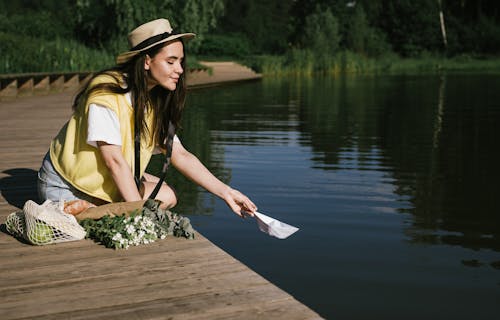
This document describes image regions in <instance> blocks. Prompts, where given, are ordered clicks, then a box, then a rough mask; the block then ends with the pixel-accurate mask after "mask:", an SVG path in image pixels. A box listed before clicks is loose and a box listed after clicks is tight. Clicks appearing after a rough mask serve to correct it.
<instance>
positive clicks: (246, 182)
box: [170, 74, 500, 319]
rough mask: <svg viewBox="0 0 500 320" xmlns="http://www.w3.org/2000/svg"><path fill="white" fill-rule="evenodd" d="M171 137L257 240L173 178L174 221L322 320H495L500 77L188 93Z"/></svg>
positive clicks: (304, 81)
mask: <svg viewBox="0 0 500 320" xmlns="http://www.w3.org/2000/svg"><path fill="white" fill-rule="evenodd" d="M183 126H184V130H183V131H182V132H181V133H180V134H179V136H180V137H181V140H182V141H183V143H184V145H185V146H186V147H187V148H188V149H189V150H190V151H191V152H193V153H194V154H196V155H197V156H198V157H199V158H200V159H201V160H202V161H203V162H204V163H205V164H206V165H207V167H209V168H210V169H211V170H212V171H213V172H214V173H215V174H216V175H217V176H218V177H220V178H221V179H222V180H224V181H225V182H227V183H229V184H231V185H232V186H233V187H235V188H238V189H240V190H241V191H243V192H244V193H246V194H247V195H248V196H250V197H251V198H252V200H254V202H256V204H257V205H258V206H259V211H261V212H263V213H265V214H268V215H270V216H273V217H275V218H277V219H279V220H282V221H284V222H287V223H289V224H292V225H295V226H297V227H299V228H300V231H299V232H297V233H296V234H294V235H293V236H291V237H290V238H288V239H286V240H278V239H275V238H271V237H269V236H267V235H265V234H264V233H261V232H260V231H259V230H258V228H257V225H256V223H255V221H253V220H252V219H245V220H242V219H240V218H238V217H237V216H236V215H234V214H233V213H232V212H231V211H230V210H229V208H227V207H226V205H225V203H224V202H222V201H221V200H219V199H218V198H215V197H214V196H212V195H210V194H207V193H206V192H204V191H203V190H201V189H199V188H197V187H195V186H194V185H193V184H192V183H190V182H188V181H186V180H185V179H184V178H182V177H180V176H179V175H178V174H177V173H176V172H175V170H172V172H171V174H170V182H171V183H172V184H174V186H175V187H176V188H177V190H178V191H179V192H180V204H179V205H178V207H177V208H175V210H174V211H177V212H179V213H181V214H185V215H188V216H189V217H190V218H191V220H192V222H193V225H194V226H195V228H196V229H197V230H199V231H200V232H201V233H202V234H203V235H205V236H206V237H207V238H208V239H210V240H211V241H212V242H214V243H215V244H217V245H218V246H220V247H221V248H223V249H224V250H226V251H227V252H228V253H230V254H231V255H233V256H234V257H235V258H237V259H239V260H240V261H242V262H243V263H245V264H246V265H248V266H249V267H250V268H252V269H253V270H255V271H256V272H258V273H259V274H261V275H262V276H264V277H265V278H267V279H268V280H270V281H271V282H273V283H274V284H276V285H277V286H279V287H280V288H282V289H284V290H285V291H287V292H289V293H290V294H292V295H293V296H294V297H295V298H297V299H298V300H299V301H301V302H303V303H304V304H306V305H307V306H309V307H310V308H312V309H313V310H315V311H316V312H318V313H319V314H320V315H321V316H323V317H325V318H328V319H498V316H499V315H500V252H499V251H500V187H499V184H500V169H499V168H500V143H499V142H498V141H499V137H500V76H499V75H494V74H483V75H476V74H468V75H464V74H461V75H457V74H448V75H431V76H429V75H419V76H346V77H336V78H333V77H321V78H301V79H264V80H263V81H261V82H252V83H246V84H240V85H233V86H225V87H218V88H209V89H203V90H194V91H190V92H189V96H188V100H187V108H186V112H185V117H184V120H183Z"/></svg>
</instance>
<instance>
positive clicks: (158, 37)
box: [130, 31, 177, 51]
mask: <svg viewBox="0 0 500 320" xmlns="http://www.w3.org/2000/svg"><path fill="white" fill-rule="evenodd" d="M174 34H177V33H176V32H173V31H172V32H165V33H160V34H157V35H156V36H152V37H151V38H147V39H146V40H144V41H142V42H141V43H139V44H138V45H136V46H135V47H133V48H132V49H130V51H138V50H142V49H144V48H146V47H149V46H150V45H152V44H155V43H156V42H159V41H161V40H163V39H166V38H168V37H170V36H172V35H174Z"/></svg>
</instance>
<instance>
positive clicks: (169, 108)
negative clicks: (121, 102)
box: [73, 39, 186, 148]
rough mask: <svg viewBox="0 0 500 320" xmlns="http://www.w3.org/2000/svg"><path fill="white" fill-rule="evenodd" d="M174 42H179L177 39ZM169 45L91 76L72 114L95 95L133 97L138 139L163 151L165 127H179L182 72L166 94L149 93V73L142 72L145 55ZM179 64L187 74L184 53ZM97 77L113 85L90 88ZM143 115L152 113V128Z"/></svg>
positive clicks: (157, 88) (157, 90) (159, 91)
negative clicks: (145, 140) (104, 78)
mask: <svg viewBox="0 0 500 320" xmlns="http://www.w3.org/2000/svg"><path fill="white" fill-rule="evenodd" d="M174 41H181V42H182V40H181V39H176V40H174ZM170 43H172V42H164V43H161V44H159V45H157V46H154V47H152V48H151V49H149V50H146V51H144V52H141V53H139V54H138V55H136V56H134V57H133V58H132V59H131V60H129V61H127V62H125V63H123V64H119V65H116V66H114V67H112V68H109V69H105V70H102V71H100V72H98V73H96V74H95V75H93V76H92V77H91V78H90V79H89V81H88V82H87V83H86V85H85V86H84V87H83V88H82V89H81V90H80V91H79V92H78V94H77V95H76V97H75V99H74V101H73V110H76V109H77V108H78V106H79V105H80V104H82V103H84V102H85V101H86V99H87V98H88V97H89V95H90V94H92V93H94V92H99V91H101V92H109V93H114V94H126V93H127V92H131V94H132V107H133V108H134V114H135V123H140V124H141V128H140V130H141V138H147V137H150V139H151V140H150V141H148V143H156V144H157V145H159V146H160V147H161V148H166V138H167V134H168V123H169V121H171V122H172V123H173V124H174V125H175V127H176V128H179V127H180V121H181V117H182V110H183V109H184V102H185V99H186V81H185V79H186V78H185V72H183V73H182V74H181V75H180V77H179V80H178V82H177V87H176V88H175V90H174V91H169V90H167V89H165V88H163V87H162V86H160V85H157V86H155V87H154V88H153V89H151V90H149V91H148V73H147V71H146V70H145V69H144V62H145V59H146V55H148V56H150V57H151V58H152V57H154V56H155V55H156V54H158V52H160V50H161V49H162V48H163V47H164V46H166V45H168V44H170ZM182 48H183V51H184V59H182V61H181V66H182V69H183V70H186V53H185V50H184V43H183V46H182ZM100 75H108V76H111V77H112V78H113V79H114V82H106V83H100V84H97V85H95V86H90V83H91V82H92V80H93V79H94V78H96V77H97V76H100ZM145 112H153V114H154V120H153V127H152V128H148V126H147V123H146V119H145V117H144V113H145Z"/></svg>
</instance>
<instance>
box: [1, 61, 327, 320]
mask: <svg viewBox="0 0 500 320" xmlns="http://www.w3.org/2000/svg"><path fill="white" fill-rule="evenodd" d="M215 72H217V70H214V73H215ZM218 76H219V77H220V76H221V74H219V75H218ZM212 79H215V78H212ZM202 84H203V83H202V81H200V82H199V86H202ZM207 84H208V83H206V85H207ZM214 84H215V83H214ZM72 97H73V91H71V90H69V89H66V90H62V91H61V92H59V93H52V94H45V95H32V96H27V97H22V98H16V99H12V100H8V101H2V102H0V135H1V139H0V149H1V150H2V151H1V152H2V155H1V158H0V189H1V196H0V223H3V222H4V221H5V218H6V217H7V215H8V214H10V213H11V212H14V211H16V210H19V208H22V206H23V204H24V202H25V201H27V200H30V199H31V200H37V194H36V172H37V170H38V168H39V166H40V163H41V160H42V158H43V155H44V154H45V152H46V151H47V148H48V145H49V143H50V140H51V138H52V137H53V136H54V135H55V134H56V133H57V132H58V130H59V129H60V127H61V126H62V125H63V124H64V123H65V121H66V120H67V119H68V117H69V116H70V113H71V108H70V104H71V100H72ZM0 318H1V319H320V318H321V317H320V316H319V315H318V314H317V313H315V312H314V311H312V310H311V309H309V308H308V307H307V306H305V305H303V304H301V303H300V302H299V301H297V300H296V299H295V298H294V297H293V296H291V295H290V294H288V293H286V292H284V291H283V290H281V289H279V288H278V287H276V286H275V285H273V284H272V283H270V282H269V281H267V280H266V279H264V278H263V277H262V276H260V275H258V274H257V273H255V272H254V271H252V270H251V269H249V268H248V267H246V266H245V265H243V264H242V263H240V262H239V261H237V260H236V259H234V258H233V257H231V256H230V255H229V254H228V253H226V252H224V251H223V250H221V249H220V248H218V247H217V246H215V245H214V244H213V243H211V242H210V241H209V240H208V239H206V238H205V237H203V235H201V234H199V233H198V234H196V239H195V240H186V239H183V238H175V237H168V238H167V239H165V240H160V241H157V242H155V243H153V244H149V245H143V246H139V247H131V248H130V249H128V250H112V249H106V248H104V246H101V245H98V244H96V243H94V242H93V241H90V240H82V241H77V242H70V243H63V244H56V245H48V246H40V247H37V246H31V245H28V244H24V243H22V242H20V241H18V240H16V239H15V238H13V237H12V236H10V235H9V234H7V233H6V231H5V225H2V226H1V230H0Z"/></svg>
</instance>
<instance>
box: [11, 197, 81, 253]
mask: <svg viewBox="0 0 500 320" xmlns="http://www.w3.org/2000/svg"><path fill="white" fill-rule="evenodd" d="M63 208H64V202H62V206H61V205H60V203H57V202H52V201H50V200H47V201H45V202H44V203H43V204H41V205H39V204H37V203H36V202H34V201H32V200H28V201H26V203H25V204H24V207H23V211H19V212H14V213H11V214H10V215H9V216H8V217H7V220H6V221H5V225H6V228H7V231H9V232H10V233H12V234H14V235H17V236H20V237H22V238H24V239H25V240H28V241H29V242H30V243H32V244H34V245H45V244H51V243H60V242H67V241H75V240H82V239H84V238H85V229H83V227H82V226H80V225H79V224H78V221H76V219H75V217H74V216H73V215H71V214H67V213H65V212H64V211H63Z"/></svg>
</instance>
